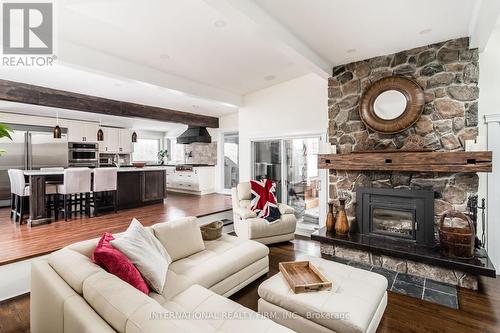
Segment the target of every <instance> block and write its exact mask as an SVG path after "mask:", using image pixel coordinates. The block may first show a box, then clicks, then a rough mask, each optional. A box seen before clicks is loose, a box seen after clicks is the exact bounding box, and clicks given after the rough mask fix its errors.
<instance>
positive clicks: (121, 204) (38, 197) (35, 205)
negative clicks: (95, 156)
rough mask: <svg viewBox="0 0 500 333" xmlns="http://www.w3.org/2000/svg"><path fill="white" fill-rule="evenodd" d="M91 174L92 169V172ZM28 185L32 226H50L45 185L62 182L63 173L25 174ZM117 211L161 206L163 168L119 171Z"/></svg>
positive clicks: (128, 168)
mask: <svg viewBox="0 0 500 333" xmlns="http://www.w3.org/2000/svg"><path fill="white" fill-rule="evenodd" d="M92 171H93V169H92ZM24 175H25V176H26V177H27V178H28V180H29V185H30V199H29V200H30V219H29V223H31V224H32V225H36V224H42V223H47V222H50V220H51V218H50V216H47V212H46V209H45V203H46V200H47V196H46V195H45V193H46V188H45V187H46V182H47V181H55V182H60V183H62V182H63V179H64V171H40V170H26V171H24ZM116 195H117V208H118V209H126V208H133V207H141V206H145V205H149V204H154V203H161V202H163V199H164V198H165V197H166V168H165V167H144V168H135V167H125V168H118V177H117V193H116Z"/></svg>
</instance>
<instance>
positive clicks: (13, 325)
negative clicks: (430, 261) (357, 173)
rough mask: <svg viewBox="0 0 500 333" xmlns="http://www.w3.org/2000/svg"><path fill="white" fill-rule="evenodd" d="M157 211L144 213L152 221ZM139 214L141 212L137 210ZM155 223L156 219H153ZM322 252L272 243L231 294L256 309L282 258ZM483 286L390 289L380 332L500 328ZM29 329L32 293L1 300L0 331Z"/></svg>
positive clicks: (496, 287) (490, 292)
mask: <svg viewBox="0 0 500 333" xmlns="http://www.w3.org/2000/svg"><path fill="white" fill-rule="evenodd" d="M160 210H161V209H158V208H157V209H156V210H155V211H156V213H151V214H147V213H146V212H143V211H141V212H140V214H144V216H145V218H147V217H148V216H149V218H150V221H153V220H155V219H156V216H155V214H160V216H163V215H161V213H159V211H160ZM137 215H139V214H137ZM151 223H153V222H151ZM307 255H311V256H319V255H320V252H319V244H318V243H317V242H314V241H311V240H307V239H304V238H299V239H296V240H295V241H293V242H286V243H280V244H275V245H271V246H270V256H269V261H270V272H269V273H268V274H267V276H264V277H261V278H260V279H258V280H257V281H255V282H253V283H252V284H250V285H249V286H247V287H246V288H244V289H243V290H241V291H239V292H238V293H236V294H234V295H233V296H231V299H233V300H234V301H236V302H238V303H240V304H242V305H244V306H246V307H248V308H250V309H253V310H257V300H258V298H259V297H258V294H257V288H258V286H259V284H260V283H262V281H264V280H265V279H266V278H268V277H270V276H272V275H274V274H276V273H277V272H278V263H279V262H281V261H290V260H300V259H303V258H304V257H305V256H307ZM480 282H481V283H480V290H479V291H478V292H473V291H469V290H465V289H459V303H460V310H453V309H450V308H447V307H443V306H440V305H436V304H432V303H429V302H426V301H422V300H418V299H415V298H411V297H408V296H404V295H401V294H395V293H391V292H389V302H388V305H387V309H386V311H385V314H384V317H383V319H382V322H381V323H380V326H379V329H378V331H377V332H379V333H399V332H401V333H402V332H405V333H407V332H445V333H460V332H464V333H465V332H467V333H471V332H478V333H479V332H481V333H494V332H500V280H498V279H491V278H481V280H480ZM14 332H16V333H21V332H29V295H25V296H21V297H18V298H16V299H13V300H9V301H6V302H3V303H0V333H14Z"/></svg>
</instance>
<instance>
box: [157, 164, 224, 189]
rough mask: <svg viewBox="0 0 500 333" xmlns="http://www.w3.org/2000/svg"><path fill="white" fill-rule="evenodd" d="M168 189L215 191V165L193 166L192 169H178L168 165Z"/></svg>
mask: <svg viewBox="0 0 500 333" xmlns="http://www.w3.org/2000/svg"><path fill="white" fill-rule="evenodd" d="M166 175H167V190H170V191H176V192H185V193H192V194H198V195H203V194H209V193H213V192H215V167H213V166H203V167H193V169H192V170H189V171H188V170H186V171H178V170H175V168H172V169H170V168H168V167H167V172H166Z"/></svg>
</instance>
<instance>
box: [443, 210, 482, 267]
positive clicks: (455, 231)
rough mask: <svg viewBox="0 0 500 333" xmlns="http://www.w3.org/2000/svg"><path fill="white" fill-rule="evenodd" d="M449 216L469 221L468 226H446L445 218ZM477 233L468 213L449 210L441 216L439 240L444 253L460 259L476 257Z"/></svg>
mask: <svg viewBox="0 0 500 333" xmlns="http://www.w3.org/2000/svg"><path fill="white" fill-rule="evenodd" d="M447 217H448V218H459V219H462V220H464V221H465V222H467V227H466V228H456V227H445V226H444V220H445V219H446V218H447ZM475 235H476V232H475V230H474V224H473V223H472V221H471V220H470V218H469V217H468V216H467V215H465V214H463V213H461V212H457V211H454V210H449V211H446V212H445V213H444V214H443V215H442V216H441V220H440V221H439V241H440V243H441V253H442V254H443V255H445V256H447V257H451V258H459V259H472V258H474V240H475Z"/></svg>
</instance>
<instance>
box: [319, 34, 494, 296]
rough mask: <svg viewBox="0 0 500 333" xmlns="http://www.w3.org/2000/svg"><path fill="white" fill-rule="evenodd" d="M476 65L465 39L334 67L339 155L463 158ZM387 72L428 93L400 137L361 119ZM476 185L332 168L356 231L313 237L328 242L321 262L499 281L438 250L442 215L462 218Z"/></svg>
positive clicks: (461, 282) (465, 177)
mask: <svg viewBox="0 0 500 333" xmlns="http://www.w3.org/2000/svg"><path fill="white" fill-rule="evenodd" d="M478 58H479V55H478V50H477V49H469V40H468V38H459V39H454V40H449V41H445V42H441V43H436V44H433V45H428V46H423V47H418V48H415V49H411V50H406V51H401V52H398V53H395V54H390V55H385V56H380V57H376V58H372V59H368V60H363V61H358V62H354V63H350V64H346V65H341V66H337V67H335V68H333V72H332V77H331V78H330V79H329V83H328V97H329V100H328V105H329V131H328V133H329V141H330V143H331V144H333V145H336V147H337V151H338V152H339V153H341V154H342V153H351V152H359V151H395V150H401V149H404V148H406V147H407V146H408V145H410V144H412V145H413V146H412V147H414V144H415V142H416V143H418V144H419V147H418V148H421V149H428V150H432V151H464V150H465V141H466V140H473V139H475V138H476V136H477V135H478V128H477V123H478V119H477V112H478V97H479V89H478V87H477V83H478V77H479V65H478ZM391 75H401V76H406V77H408V78H411V79H413V80H414V81H416V82H417V83H418V84H419V85H420V86H421V87H422V88H423V89H424V93H425V105H424V112H423V114H422V116H421V117H420V119H419V120H418V121H417V122H416V123H415V124H414V125H413V126H411V127H410V128H408V129H406V130H405V131H403V132H401V133H398V134H395V135H389V134H380V133H377V132H374V131H372V130H371V129H369V128H367V127H366V126H365V125H364V123H363V122H362V121H361V119H360V117H359V113H358V111H359V103H360V99H361V96H362V95H363V93H364V92H365V91H366V89H367V88H368V87H369V86H370V85H371V84H372V83H373V82H375V81H377V80H379V79H381V78H383V77H387V76H391ZM478 184H479V180H478V176H477V174H475V173H434V172H412V171H404V172H403V171H379V170H376V171H350V170H334V169H332V170H330V174H329V197H330V199H333V200H336V199H338V198H339V197H343V198H345V199H346V212H347V216H348V219H349V224H350V230H351V233H350V235H349V236H348V237H347V238H344V239H340V237H338V238H336V239H333V238H331V237H329V236H328V235H325V234H323V235H319V236H318V237H314V236H313V238H314V239H317V240H320V241H321V242H322V244H321V250H322V253H323V254H325V255H334V256H337V257H341V258H346V259H348V260H354V261H360V262H363V263H366V264H370V265H373V266H380V267H384V268H387V269H391V270H395V271H397V272H402V273H407V274H412V275H417V276H421V277H425V278H430V279H434V280H438V281H442V282H446V283H449V284H453V285H458V286H462V287H466V288H470V289H477V274H483V275H488V274H490V276H492V275H494V274H495V272H494V268H493V267H492V266H491V267H490V266H489V264H491V263H490V262H489V260H487V263H482V262H479V263H476V264H477V267H480V268H479V269H478V270H477V271H476V270H475V269H474V267H469V266H463V265H460V263H455V262H447V261H446V259H445V258H441V257H440V256H439V251H438V252H437V254H436V253H435V251H434V250H433V249H432V248H433V245H435V244H436V242H437V235H438V233H437V221H438V218H439V217H440V216H441V215H442V213H443V212H445V211H446V210H449V209H456V210H459V211H466V210H467V200H468V197H469V196H471V195H476V194H477V191H478ZM398 191H400V192H398ZM391 192H392V194H391ZM396 193H397V195H394V194H396ZM402 193H406V194H411V193H413V194H417V193H418V194H419V195H414V197H413V198H412V195H408V196H405V195H402ZM397 197H398V198H399V199H396V198H397ZM398 200H399V201H398ZM328 238H331V239H328ZM324 239H327V241H325V242H323V240H324ZM387 244H392V245H389V246H388V245H387ZM405 244H406V245H405ZM387 247H389V250H387V251H385V250H384V249H387ZM402 253H408V256H406V255H402ZM392 254H394V255H392ZM426 256H427V257H426ZM488 263H489V264H488ZM481 267H482V268H485V267H486V268H487V269H484V270H481ZM477 272H482V273H477Z"/></svg>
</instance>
